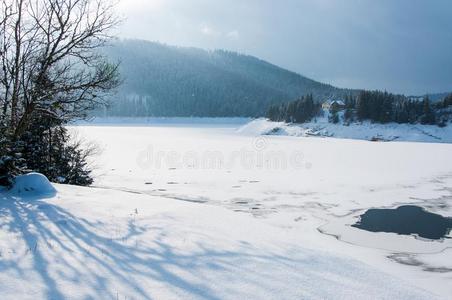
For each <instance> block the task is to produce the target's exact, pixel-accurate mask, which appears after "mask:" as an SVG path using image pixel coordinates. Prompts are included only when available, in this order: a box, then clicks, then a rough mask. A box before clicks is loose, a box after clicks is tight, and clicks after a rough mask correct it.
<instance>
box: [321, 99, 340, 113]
mask: <svg viewBox="0 0 452 300" xmlns="http://www.w3.org/2000/svg"><path fill="white" fill-rule="evenodd" d="M322 109H324V110H328V111H332V110H335V111H340V110H343V109H345V102H344V101H343V100H328V101H326V102H324V103H323V104H322Z"/></svg>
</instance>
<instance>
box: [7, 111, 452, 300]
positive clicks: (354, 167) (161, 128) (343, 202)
mask: <svg viewBox="0 0 452 300" xmlns="http://www.w3.org/2000/svg"><path fill="white" fill-rule="evenodd" d="M245 122H246V120H239V119H238V120H233V121H231V120H226V121H218V120H216V121H210V122H206V121H202V122H192V121H190V120H185V121H177V122H174V121H171V120H166V121H165V122H155V121H150V122H143V123H140V122H134V123H128V124H121V123H120V122H119V121H118V122H104V123H102V124H89V125H80V126H76V127H72V128H71V130H72V131H74V132H76V134H77V135H78V136H80V137H83V138H85V139H86V140H89V141H94V142H96V143H97V144H98V146H99V148H100V149H101V150H102V153H101V155H99V156H98V157H96V158H95V160H94V162H93V163H94V164H95V165H96V170H95V175H96V181H95V183H94V186H93V187H90V188H77V187H71V186H62V185H55V186H56V189H57V191H58V192H57V193H56V194H55V195H50V196H46V197H39V196H35V195H26V194H25V195H20V196H18V195H17V194H8V193H2V194H1V198H0V220H1V224H0V294H2V295H3V297H2V298H5V299H12V298H14V299H18V298H20V299H32V298H33V299H37V298H47V299H63V298H70V299H91V298H96V299H148V298H149V299H150V298H153V299H174V298H178V299H238V298H241V299H243V298H246V299H302V298H307V299H375V298H377V299H432V298H435V297H438V298H444V299H447V298H448V297H450V295H452V285H451V283H452V260H451V258H452V240H451V239H447V238H446V239H442V240H435V241H432V240H426V239H422V238H419V237H415V236H406V235H405V236H402V235H397V234H393V233H374V232H367V231H364V230H361V229H359V228H355V227H352V226H351V225H353V224H355V223H356V222H357V221H358V218H359V216H360V215H362V214H363V213H364V212H365V211H366V210H367V209H369V208H395V207H398V206H401V205H417V206H420V207H423V208H425V209H426V210H428V211H430V212H433V213H437V214H440V215H442V216H445V217H451V216H452V160H451V159H450V156H451V154H452V145H451V144H435V143H430V144H426V143H409V142H390V143H372V142H368V141H358V140H340V139H331V138H315V137H289V136H256V135H253V134H250V133H246V132H243V131H241V130H240V128H241V127H242V126H243V125H244V123H245ZM19 296H20V297H19Z"/></svg>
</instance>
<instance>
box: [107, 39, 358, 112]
mask: <svg viewBox="0 0 452 300" xmlns="http://www.w3.org/2000/svg"><path fill="white" fill-rule="evenodd" d="M104 51H105V54H106V55H107V56H108V57H109V58H110V59H111V60H112V61H120V62H121V65H120V71H121V73H122V76H123V79H124V83H123V85H122V86H121V87H120V88H119V91H118V94H117V95H116V96H114V97H112V98H111V105H110V107H109V108H108V110H106V111H104V112H103V113H104V114H106V115H109V116H162V117H187V116H196V117H234V116H239V117H258V116H263V115H264V114H265V112H266V110H267V108H268V107H269V106H270V105H272V104H277V103H282V102H287V101H291V100H294V99H297V98H299V97H301V96H303V95H306V94H313V96H314V98H315V99H317V100H319V101H320V100H323V99H325V98H328V97H334V96H344V95H345V94H348V93H354V92H356V90H348V89H340V88H336V87H334V86H332V85H329V84H324V83H320V82H317V81H315V80H312V79H309V78H307V77H305V76H303V75H300V74H298V73H296V72H293V71H289V70H286V69H284V68H281V67H279V66H277V65H274V64H271V63H269V62H267V61H265V60H262V59H260V58H257V57H254V56H251V55H246V54H240V53H237V52H233V51H227V50H203V49H199V48H194V47H178V46H169V45H165V44H161V43H157V42H149V41H144V40H130V39H123V40H118V41H116V42H115V43H113V44H112V45H111V46H110V47H108V48H106V49H105V50H104Z"/></svg>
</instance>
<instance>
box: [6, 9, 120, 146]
mask: <svg viewBox="0 0 452 300" xmlns="http://www.w3.org/2000/svg"><path fill="white" fill-rule="evenodd" d="M0 1H1V2H0V9H1V11H0V54H1V61H0V64H1V65H0V67H1V73H0V104H1V112H0V121H2V122H3V123H4V124H5V125H6V127H7V128H8V129H9V132H10V133H11V134H12V136H13V137H14V138H19V137H20V136H21V135H22V134H23V133H24V132H25V131H26V130H27V129H28V128H29V127H30V126H31V125H32V120H33V118H34V117H35V116H36V115H40V116H43V115H45V116H48V117H51V118H55V119H58V120H60V121H61V122H67V121H69V120H72V119H74V118H80V117H83V116H85V115H86V113H87V111H88V110H90V109H92V108H94V107H95V106H96V105H98V104H102V103H103V102H104V100H105V96H106V95H107V94H108V93H109V92H110V91H111V90H112V89H113V88H114V87H116V86H117V84H118V66H117V65H112V64H109V63H108V62H106V60H105V59H104V57H103V56H102V55H101V54H99V51H98V50H99V49H100V48H101V47H102V46H104V45H105V43H106V42H107V41H108V40H109V39H110V38H111V36H110V35H109V34H110V32H111V30H112V29H113V28H114V27H115V26H116V25H117V24H118V19H117V18H116V17H115V16H114V14H113V12H114V9H113V8H114V7H113V6H114V3H111V2H110V1H107V0H0Z"/></svg>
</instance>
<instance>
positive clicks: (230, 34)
mask: <svg viewBox="0 0 452 300" xmlns="http://www.w3.org/2000/svg"><path fill="white" fill-rule="evenodd" d="M226 36H227V37H228V38H230V39H231V40H237V39H238V38H239V37H240V33H239V32H238V31H237V30H232V31H229V32H228V33H227V34H226Z"/></svg>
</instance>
